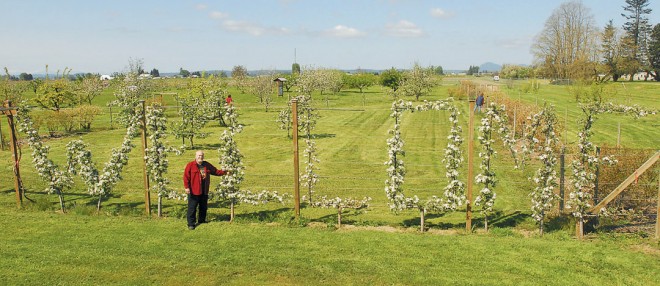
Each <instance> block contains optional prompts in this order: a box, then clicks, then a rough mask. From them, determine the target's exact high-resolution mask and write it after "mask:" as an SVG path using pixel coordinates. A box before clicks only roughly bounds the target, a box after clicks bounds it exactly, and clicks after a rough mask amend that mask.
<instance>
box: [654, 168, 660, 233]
mask: <svg viewBox="0 0 660 286" xmlns="http://www.w3.org/2000/svg"><path fill="white" fill-rule="evenodd" d="M655 239H656V240H660V174H659V175H658V207H657V208H656V210H655Z"/></svg>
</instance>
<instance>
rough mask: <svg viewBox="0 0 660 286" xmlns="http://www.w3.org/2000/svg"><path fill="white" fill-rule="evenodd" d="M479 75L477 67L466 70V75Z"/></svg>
mask: <svg viewBox="0 0 660 286" xmlns="http://www.w3.org/2000/svg"><path fill="white" fill-rule="evenodd" d="M478 73H479V66H470V68H468V70H467V75H475V74H478Z"/></svg>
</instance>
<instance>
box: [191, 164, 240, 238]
mask: <svg viewBox="0 0 660 286" xmlns="http://www.w3.org/2000/svg"><path fill="white" fill-rule="evenodd" d="M225 174H229V171H223V170H220V169H217V168H216V167H214V166H213V165H211V163H209V162H206V161H204V152H202V151H197V152H195V160H194V161H192V162H190V163H188V164H187V165H186V169H185V170H184V171H183V187H184V188H185V189H186V194H188V214H187V218H188V229H190V230H193V229H195V226H196V224H195V219H196V218H197V214H196V213H197V207H198V206H199V220H197V222H199V223H200V224H202V223H205V222H206V210H207V209H208V201H209V186H210V185H211V177H209V175H214V176H222V175H225Z"/></svg>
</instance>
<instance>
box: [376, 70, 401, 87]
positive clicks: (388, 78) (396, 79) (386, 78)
mask: <svg viewBox="0 0 660 286" xmlns="http://www.w3.org/2000/svg"><path fill="white" fill-rule="evenodd" d="M402 79H403V74H402V73H401V72H400V71H398V70H397V69H395V68H394V67H393V68H391V69H389V70H386V71H384V72H383V73H381V74H380V84H381V85H382V86H385V87H389V88H391V89H392V91H396V90H397V89H399V85H401V80H402Z"/></svg>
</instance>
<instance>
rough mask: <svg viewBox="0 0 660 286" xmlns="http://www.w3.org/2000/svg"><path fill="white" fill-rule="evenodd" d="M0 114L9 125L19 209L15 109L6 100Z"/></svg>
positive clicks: (21, 194)
mask: <svg viewBox="0 0 660 286" xmlns="http://www.w3.org/2000/svg"><path fill="white" fill-rule="evenodd" d="M2 112H3V113H4V114H5V115H7V123H8V124H9V138H10V140H11V143H9V147H10V149H11V154H12V161H13V162H14V167H13V169H14V190H16V206H17V207H18V208H20V207H21V206H22V205H23V188H22V186H21V172H20V164H19V157H18V144H17V143H16V126H15V125H14V115H15V114H16V108H15V107H13V106H11V101H10V100H6V101H5V106H4V108H3V109H2Z"/></svg>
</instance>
